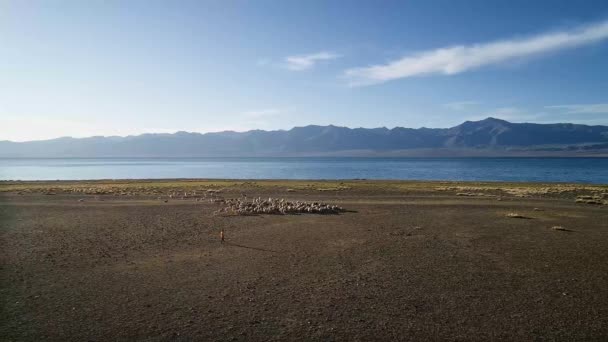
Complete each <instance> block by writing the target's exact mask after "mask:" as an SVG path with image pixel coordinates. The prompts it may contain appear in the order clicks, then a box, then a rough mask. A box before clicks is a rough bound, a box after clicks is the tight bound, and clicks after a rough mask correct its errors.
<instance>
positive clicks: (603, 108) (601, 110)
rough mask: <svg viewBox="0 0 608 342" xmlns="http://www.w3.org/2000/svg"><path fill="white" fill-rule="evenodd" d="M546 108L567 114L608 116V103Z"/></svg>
mask: <svg viewBox="0 0 608 342" xmlns="http://www.w3.org/2000/svg"><path fill="white" fill-rule="evenodd" d="M545 108H547V109H554V110H559V111H562V112H564V113H567V114H608V103H592V104H572V105H559V106H546V107H545Z"/></svg>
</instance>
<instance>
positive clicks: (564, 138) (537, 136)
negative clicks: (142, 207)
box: [0, 118, 608, 158]
mask: <svg viewBox="0 0 608 342" xmlns="http://www.w3.org/2000/svg"><path fill="white" fill-rule="evenodd" d="M439 152H441V153H439ZM427 154H428V155H429V156H436V155H441V156H450V155H458V156H463V155H486V156H491V155H496V156H500V155H510V154H524V155H525V154H530V155H553V154H567V155H576V154H606V155H608V126H587V125H577V124H568V123H558V124H533V123H511V122H508V121H504V120H500V119H495V118H487V119H485V120H480V121H466V122H464V123H462V124H460V125H458V126H455V127H452V128H419V129H413V128H403V127H395V128H392V129H388V128H386V127H382V128H370V129H368V128H354V129H351V128H347V127H338V126H333V125H330V126H317V125H310V126H305V127H294V128H292V129H290V130H278V131H262V130H252V131H247V132H232V131H225V132H217V133H205V134H201V133H189V132H181V131H180V132H176V133H174V134H167V133H159V134H155V133H148V134H142V135H137V136H127V137H116V136H112V137H99V136H96V137H89V138H58V139H51V140H42V141H28V142H10V141H0V157H5V158H7V157H9V158H10V157H14V158H28V157H51V158H54V157H56V158H61V157H90V158H94V157H217V156H235V157H236V156H323V155H345V156H346V155H361V156H363V155H370V156H371V155H394V156H399V155H404V156H406V155H420V156H422V155H427Z"/></svg>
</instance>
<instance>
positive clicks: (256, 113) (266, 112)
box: [241, 108, 288, 119]
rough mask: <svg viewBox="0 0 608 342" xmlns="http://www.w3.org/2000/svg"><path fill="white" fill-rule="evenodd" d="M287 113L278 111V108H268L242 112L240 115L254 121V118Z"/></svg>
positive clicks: (281, 110)
mask: <svg viewBox="0 0 608 342" xmlns="http://www.w3.org/2000/svg"><path fill="white" fill-rule="evenodd" d="M287 111H288V110H283V109H279V108H268V109H261V110H251V111H246V112H242V113H241V115H243V116H244V117H246V118H251V119H256V118H262V117H268V116H275V115H279V114H281V113H283V112H287Z"/></svg>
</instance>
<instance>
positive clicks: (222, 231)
mask: <svg viewBox="0 0 608 342" xmlns="http://www.w3.org/2000/svg"><path fill="white" fill-rule="evenodd" d="M220 240H221V243H224V228H222V229H221V230H220Z"/></svg>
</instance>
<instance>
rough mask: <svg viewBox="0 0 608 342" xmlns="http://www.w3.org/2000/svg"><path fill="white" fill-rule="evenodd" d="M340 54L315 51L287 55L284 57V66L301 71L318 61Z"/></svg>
mask: <svg viewBox="0 0 608 342" xmlns="http://www.w3.org/2000/svg"><path fill="white" fill-rule="evenodd" d="M339 57H340V55H338V54H335V53H332V52H326V51H322V52H317V53H313V54H309V55H299V56H288V57H286V58H285V62H286V67H287V69H289V70H294V71H302V70H308V69H311V68H312V67H314V66H315V64H316V63H317V62H319V61H326V60H332V59H336V58H339Z"/></svg>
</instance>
